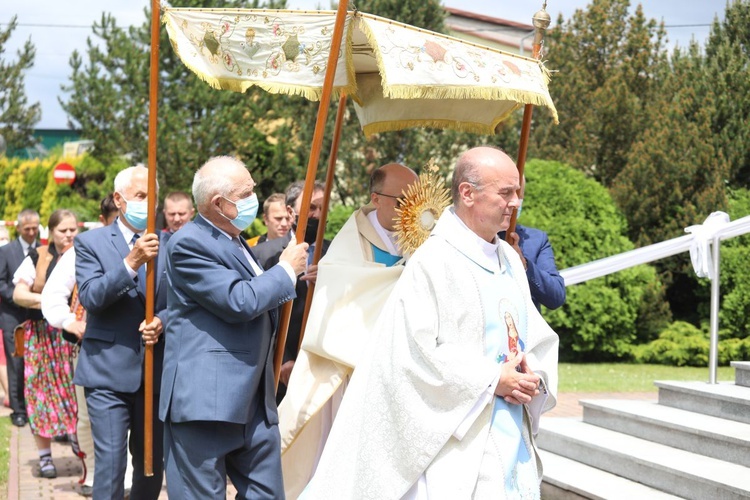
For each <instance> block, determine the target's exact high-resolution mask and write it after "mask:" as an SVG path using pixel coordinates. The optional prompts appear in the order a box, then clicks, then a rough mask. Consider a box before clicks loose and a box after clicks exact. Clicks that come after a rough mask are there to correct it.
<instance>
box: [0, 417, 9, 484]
mask: <svg viewBox="0 0 750 500" xmlns="http://www.w3.org/2000/svg"><path fill="white" fill-rule="evenodd" d="M10 426H11V423H10V419H9V418H5V417H3V418H0V498H7V497H6V493H7V491H8V462H9V461H10V429H11V427H10Z"/></svg>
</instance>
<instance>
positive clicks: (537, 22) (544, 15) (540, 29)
mask: <svg viewBox="0 0 750 500" xmlns="http://www.w3.org/2000/svg"><path fill="white" fill-rule="evenodd" d="M546 9H547V2H546V1H545V2H544V5H542V10H540V11H538V12H537V13H536V14H534V16H533V17H532V18H531V22H532V24H533V25H534V29H535V30H536V32H535V33H534V48H533V57H534V59H538V58H539V55H540V52H541V48H542V40H543V39H544V33H545V32H546V31H547V28H549V25H550V24H551V23H552V18H551V17H550V15H549V13H548V12H547V10H546Z"/></svg>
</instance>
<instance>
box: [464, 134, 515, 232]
mask: <svg viewBox="0 0 750 500" xmlns="http://www.w3.org/2000/svg"><path fill="white" fill-rule="evenodd" d="M520 187H521V186H520V183H519V178H518V169H517V168H516V164H515V163H514V162H513V160H512V159H511V158H510V157H509V156H508V155H507V154H505V153H504V152H503V151H501V150H499V149H495V148H491V147H486V146H483V147H478V148H473V149H470V150H468V151H466V152H465V153H464V154H462V155H461V156H460V157H459V158H458V161H457V162H456V168H455V170H454V171H453V181H452V184H451V195H452V197H453V204H454V206H455V210H456V215H457V216H458V217H459V218H460V219H461V220H462V221H463V222H464V224H466V225H467V226H468V227H469V229H471V230H472V231H474V232H475V233H476V234H477V235H478V236H480V237H481V238H483V239H485V240H486V241H493V240H494V238H495V235H496V234H497V233H498V232H499V231H504V230H506V229H508V226H509V225H510V218H511V215H512V214H513V210H515V209H516V208H518V190H519V189H520Z"/></svg>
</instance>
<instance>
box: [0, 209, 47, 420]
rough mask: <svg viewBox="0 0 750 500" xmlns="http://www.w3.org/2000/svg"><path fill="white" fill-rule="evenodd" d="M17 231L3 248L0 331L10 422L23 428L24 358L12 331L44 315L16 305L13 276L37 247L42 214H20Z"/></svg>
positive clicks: (22, 212)
mask: <svg viewBox="0 0 750 500" xmlns="http://www.w3.org/2000/svg"><path fill="white" fill-rule="evenodd" d="M16 231H17V232H18V238H16V239H15V240H13V241H11V242H10V243H8V244H7V245H4V246H3V247H1V248H0V329H2V331H3V347H5V358H6V360H7V361H6V363H7V367H8V392H9V394H8V399H10V407H11V408H12V410H13V412H12V413H11V414H10V420H11V422H13V425H15V426H17V427H23V426H24V425H26V422H28V417H27V416H26V399H25V398H24V395H23V357H16V356H13V351H14V350H15V345H14V341H13V330H14V329H15V327H16V325H18V324H20V323H23V322H24V321H26V320H27V319H29V318H30V317H31V316H32V315H37V317H36V318H35V319H38V318H41V312H40V311H32V310H30V309H26V308H24V307H19V306H17V305H16V304H15V303H14V302H13V289H14V288H15V285H13V274H15V272H16V269H18V266H20V265H21V262H23V259H24V258H25V257H26V255H27V254H28V253H29V249H31V248H36V247H37V246H38V242H37V240H36V237H37V235H38V234H39V214H38V213H36V211H34V210H31V209H26V210H23V211H21V213H20V214H18V224H17V225H16Z"/></svg>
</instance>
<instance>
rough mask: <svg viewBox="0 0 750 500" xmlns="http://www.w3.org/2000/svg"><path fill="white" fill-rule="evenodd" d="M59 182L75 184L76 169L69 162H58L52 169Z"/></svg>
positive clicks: (56, 180)
mask: <svg viewBox="0 0 750 500" xmlns="http://www.w3.org/2000/svg"><path fill="white" fill-rule="evenodd" d="M52 176H53V177H54V178H55V182H56V183H57V184H68V185H70V184H73V182H74V181H75V180H76V169H75V168H74V167H73V165H71V164H69V163H58V164H57V166H56V167H55V168H54V170H53V171H52Z"/></svg>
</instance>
